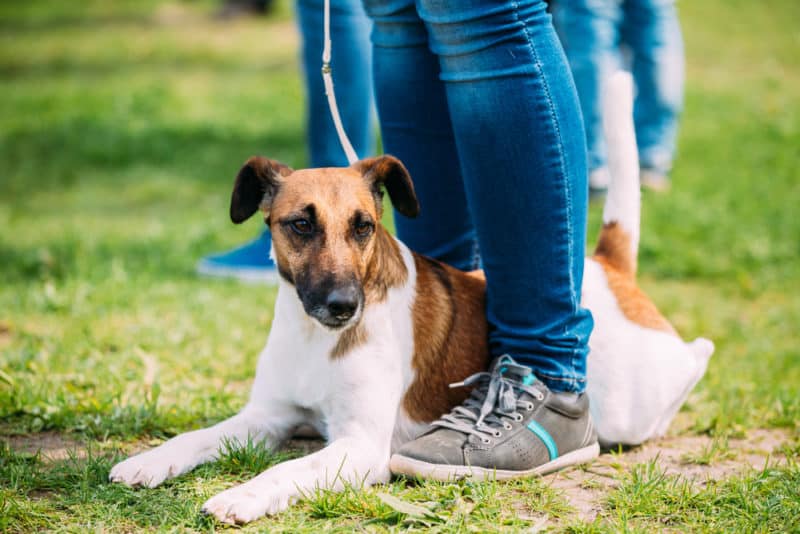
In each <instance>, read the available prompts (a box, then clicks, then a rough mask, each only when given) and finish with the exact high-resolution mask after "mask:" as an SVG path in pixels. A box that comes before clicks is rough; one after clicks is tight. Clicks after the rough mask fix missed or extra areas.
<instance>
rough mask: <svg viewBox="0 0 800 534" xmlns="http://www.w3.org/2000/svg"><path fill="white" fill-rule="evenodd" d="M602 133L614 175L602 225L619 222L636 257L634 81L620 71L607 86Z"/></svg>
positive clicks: (636, 194)
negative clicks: (628, 237)
mask: <svg viewBox="0 0 800 534" xmlns="http://www.w3.org/2000/svg"><path fill="white" fill-rule="evenodd" d="M604 89H605V90H604V91H603V134H604V135H605V138H606V145H607V147H608V149H607V152H608V154H607V158H608V171H609V174H610V176H611V182H610V187H609V189H608V195H607V196H606V203H605V206H603V222H604V223H610V222H615V221H616V222H617V223H619V224H620V226H621V227H622V228H623V229H624V230H625V231H626V232H627V233H628V235H629V236H630V239H631V248H632V252H633V257H634V258H635V257H636V252H637V249H638V248H639V224H640V212H641V210H640V207H639V204H640V196H641V193H640V190H639V153H638V151H637V149H636V131H635V130H634V124H633V78H632V77H631V75H630V73H628V72H625V71H617V72H615V73H614V74H612V75H611V76H610V77H609V78H608V80H606V82H605V84H604Z"/></svg>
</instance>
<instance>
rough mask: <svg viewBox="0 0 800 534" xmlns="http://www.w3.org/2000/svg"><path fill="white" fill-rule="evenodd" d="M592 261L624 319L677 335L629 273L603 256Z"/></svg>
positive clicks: (595, 257) (596, 256)
mask: <svg viewBox="0 0 800 534" xmlns="http://www.w3.org/2000/svg"><path fill="white" fill-rule="evenodd" d="M594 260H595V261H596V262H597V263H599V264H600V266H601V267H603V270H604V271H605V273H606V281H607V282H608V287H609V289H611V292H612V293H614V296H615V297H616V298H617V304H618V305H619V307H620V309H621V310H622V313H624V314H625V317H627V318H628V319H629V320H630V321H632V322H634V323H636V324H638V325H641V326H643V327H645V328H652V329H653V330H661V331H663V332H667V333H669V334H674V335H676V336H677V335H678V333H677V332H676V331H675V328H673V326H672V325H671V324H670V322H669V321H667V319H666V318H665V317H664V316H663V315H661V312H659V311H658V308H656V305H655V304H653V301H651V300H650V298H649V297H648V296H647V295H646V294H645V293H644V291H642V290H641V289H639V286H637V285H636V280H635V279H634V278H633V277H632V276H631V274H630V273H629V272H624V271H620V270H619V269H618V268H617V267H616V265H614V264H612V263H611V262H610V261H609V260H608V259H607V258H606V257H605V256H598V255H595V256H594Z"/></svg>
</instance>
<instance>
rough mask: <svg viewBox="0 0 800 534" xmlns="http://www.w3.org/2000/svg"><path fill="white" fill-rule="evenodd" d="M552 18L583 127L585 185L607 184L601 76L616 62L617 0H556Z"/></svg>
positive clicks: (606, 185) (607, 72)
mask: <svg viewBox="0 0 800 534" xmlns="http://www.w3.org/2000/svg"><path fill="white" fill-rule="evenodd" d="M553 21H554V23H555V27H556V30H557V31H558V36H559V38H560V39H561V42H562V44H563V46H564V51H565V52H566V54H567V58H568V59H569V65H570V68H571V70H572V75H573V77H574V78H575V86H576V87H577V89H578V98H579V99H580V103H581V110H582V111H583V120H584V125H585V128H586V144H587V148H588V154H589V180H590V181H589V184H590V186H591V187H592V188H593V189H604V188H606V187H608V180H609V175H608V169H607V167H606V152H605V150H606V149H605V138H604V136H603V125H602V117H601V112H602V106H601V102H602V95H601V94H600V92H601V89H602V86H603V79H604V77H605V76H607V75H608V74H609V72H611V69H613V68H614V67H615V66H616V65H617V64H618V56H619V31H618V29H619V25H620V23H621V21H622V9H621V6H620V1H619V0H558V1H557V2H555V3H554V5H553Z"/></svg>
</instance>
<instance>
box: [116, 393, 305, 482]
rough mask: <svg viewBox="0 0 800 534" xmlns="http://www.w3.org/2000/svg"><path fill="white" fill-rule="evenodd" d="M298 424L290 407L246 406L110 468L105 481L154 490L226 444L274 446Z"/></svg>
mask: <svg viewBox="0 0 800 534" xmlns="http://www.w3.org/2000/svg"><path fill="white" fill-rule="evenodd" d="M298 422H299V417H298V415H297V413H296V410H295V409H294V408H293V407H291V406H288V405H286V406H284V405H281V404H279V403H273V404H270V405H267V406H264V407H260V406H256V405H254V404H252V403H251V404H248V405H247V406H245V407H244V409H242V411H241V412H239V413H238V414H236V415H234V416H233V417H231V418H229V419H226V420H224V421H222V422H220V423H218V424H216V425H214V426H212V427H209V428H204V429H202V430H195V431H193V432H186V433H185V434H180V435H179V436H175V437H174V438H172V439H170V440H169V441H167V442H166V443H164V444H163V445H160V446H159V447H156V448H155V449H152V450H149V451H145V452H143V453H140V454H137V455H136V456H132V457H130V458H128V459H127V460H125V461H123V462H120V463H118V464H117V465H115V466H114V467H113V468H112V469H111V473H110V474H109V476H108V478H109V480H111V481H112V482H121V483H123V484H127V485H129V486H146V487H148V488H154V487H156V486H158V485H159V484H161V483H162V482H164V481H165V480H166V479H168V478H173V477H176V476H178V475H181V474H183V473H186V472H187V471H190V470H191V469H193V468H195V467H196V466H198V465H200V464H202V463H206V462H209V461H211V460H214V459H216V458H217V456H218V455H219V450H220V448H221V447H223V446H224V445H225V444H226V442H232V443H236V442H239V443H244V442H246V441H247V440H248V439H253V440H256V441H266V443H267V445H268V446H270V447H273V446H277V445H279V444H280V442H282V441H283V440H284V439H286V437H287V434H288V433H289V432H290V431H291V429H292V428H293V427H294V425H296V424H297V423H298Z"/></svg>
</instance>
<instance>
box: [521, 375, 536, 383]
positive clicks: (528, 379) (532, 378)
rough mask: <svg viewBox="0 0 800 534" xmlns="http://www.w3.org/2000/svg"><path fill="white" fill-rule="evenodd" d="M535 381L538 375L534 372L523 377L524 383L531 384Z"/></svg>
mask: <svg viewBox="0 0 800 534" xmlns="http://www.w3.org/2000/svg"><path fill="white" fill-rule="evenodd" d="M534 382H536V375H534V374H533V373H531V374H529V375H528V376H526V377H525V378H523V379H522V383H523V384H525V385H526V386H530V385H531V384H533V383H534Z"/></svg>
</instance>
